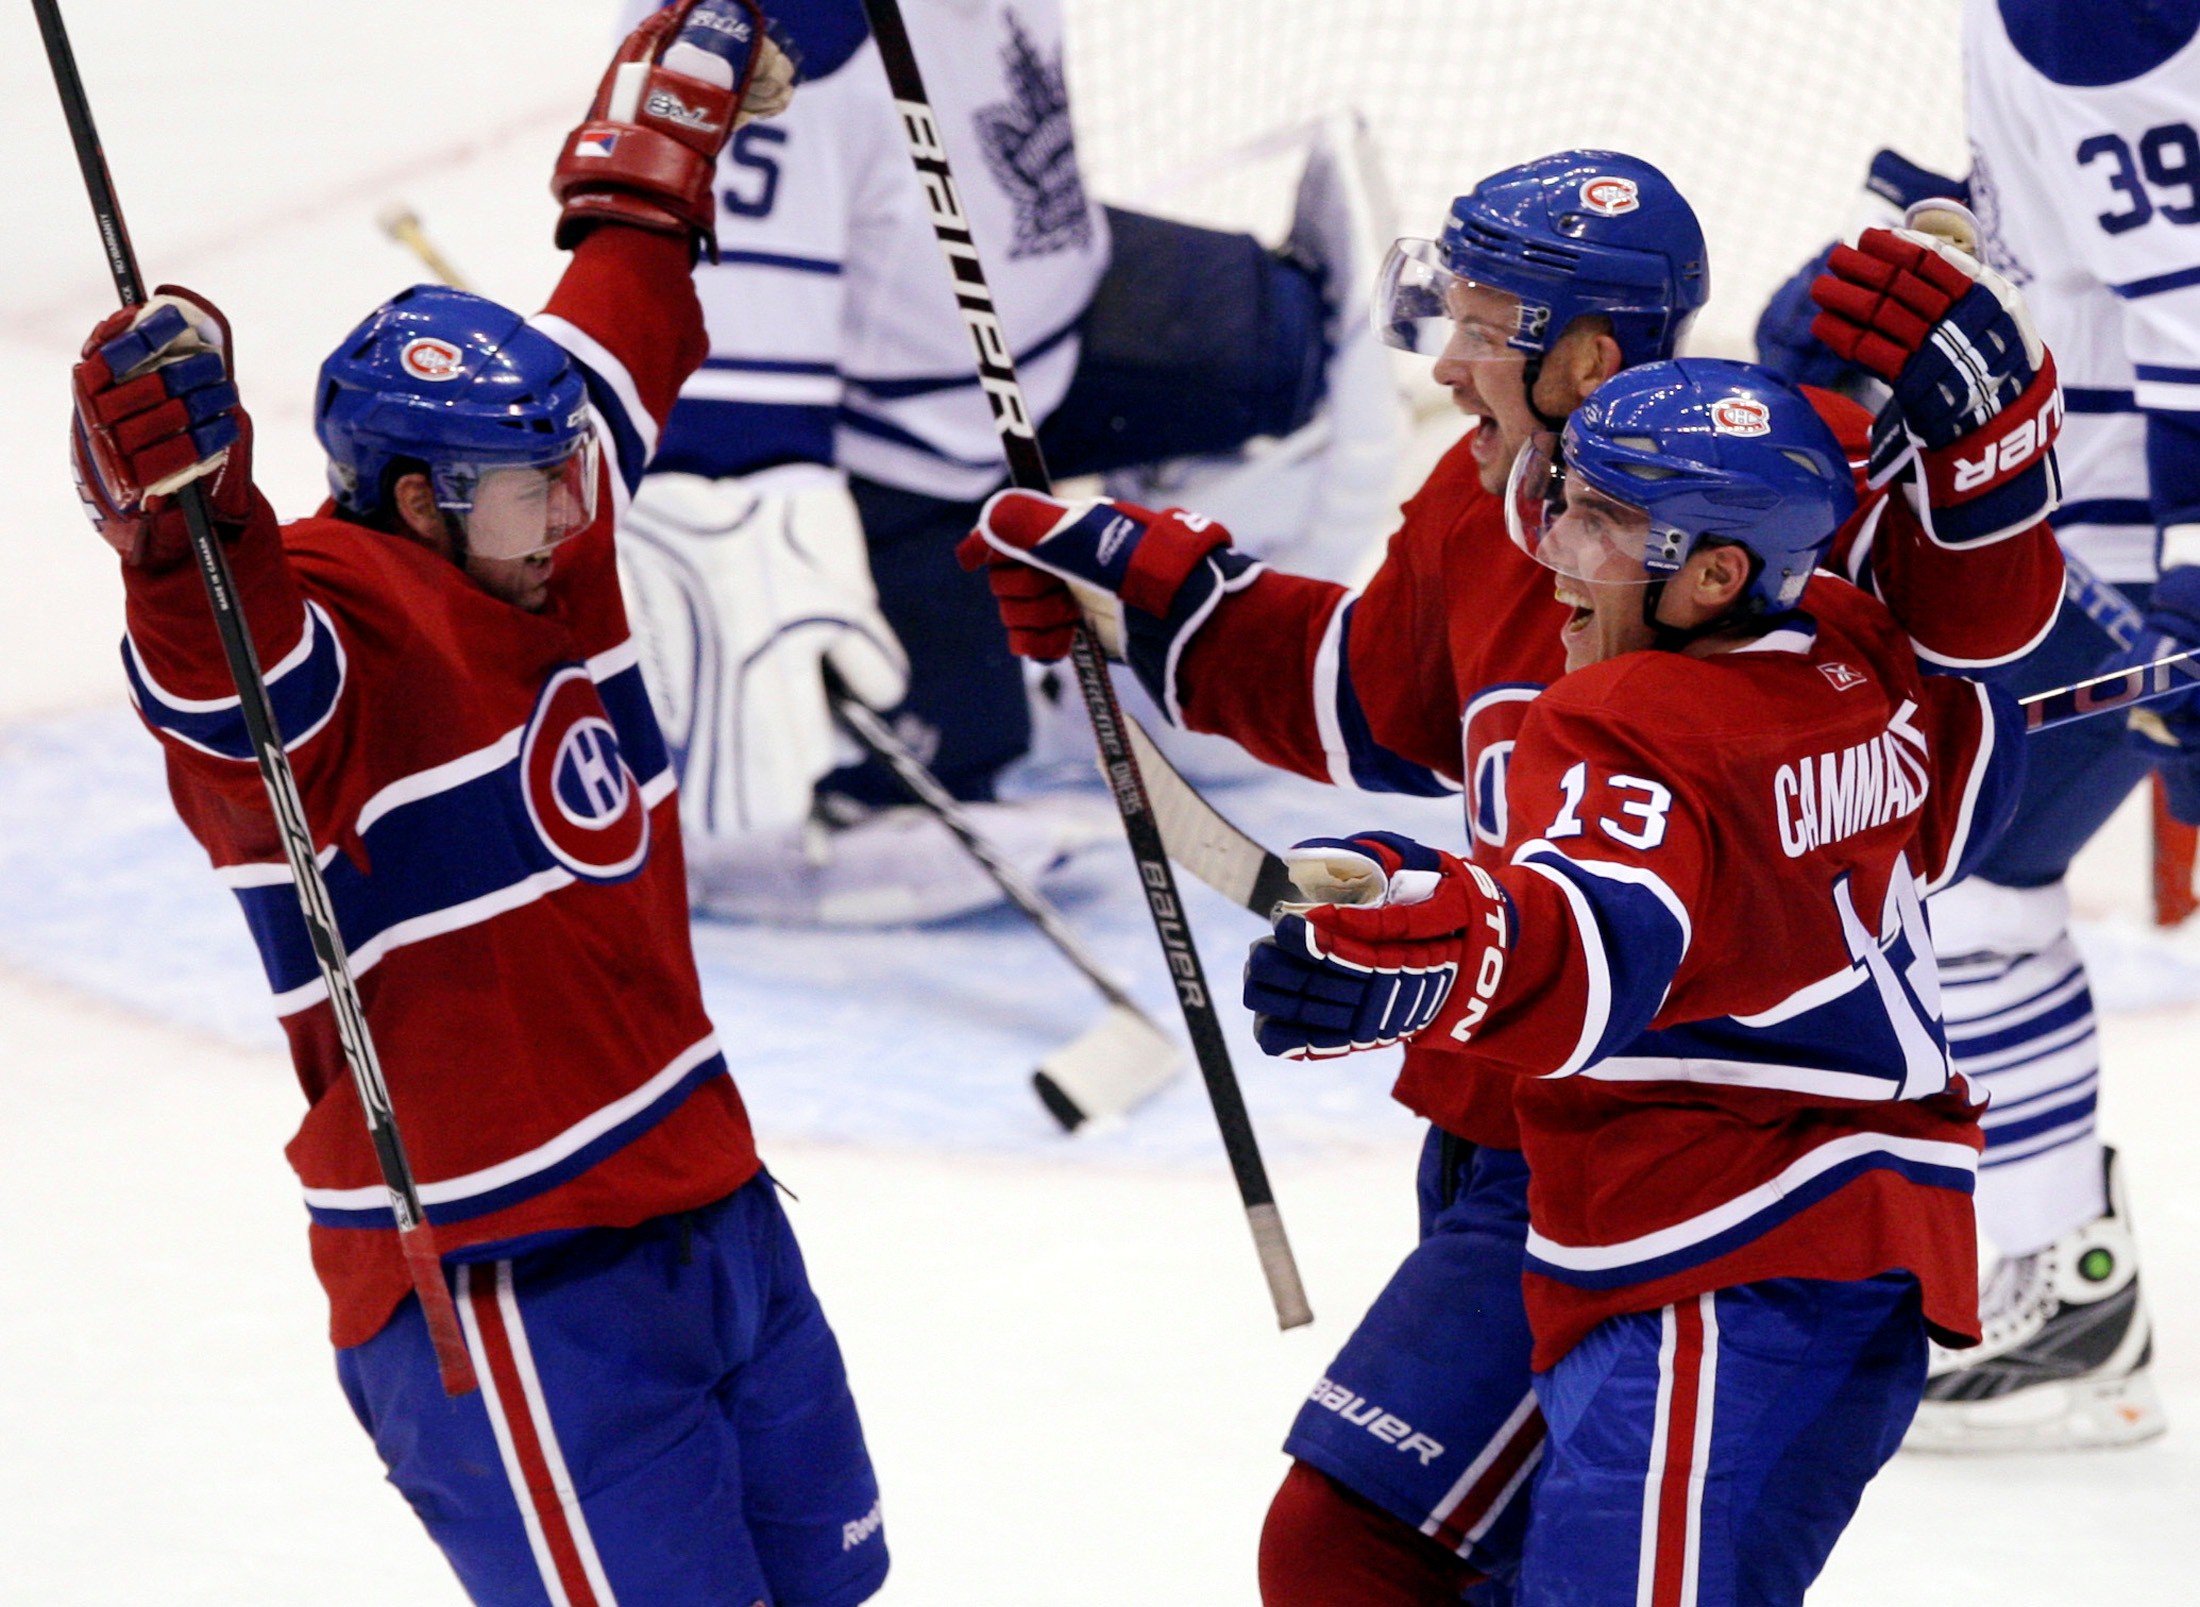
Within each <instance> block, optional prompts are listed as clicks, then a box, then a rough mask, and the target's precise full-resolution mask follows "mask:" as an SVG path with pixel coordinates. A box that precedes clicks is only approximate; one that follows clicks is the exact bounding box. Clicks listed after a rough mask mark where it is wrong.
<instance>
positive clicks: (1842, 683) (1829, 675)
mask: <svg viewBox="0 0 2200 1607" xmlns="http://www.w3.org/2000/svg"><path fill="white" fill-rule="evenodd" d="M1818 673H1819V674H1820V675H1823V676H1824V677H1825V678H1826V679H1827V680H1829V681H1831V682H1832V683H1833V689H1834V690H1835V691H1836V692H1846V691H1848V690H1849V689H1850V688H1851V687H1855V686H1862V685H1863V684H1864V682H1865V681H1866V680H1867V679H1868V678H1869V677H1867V676H1866V675H1865V674H1864V672H1863V671H1862V670H1860V669H1857V668H1856V667H1855V666H1854V665H1851V664H1843V663H1841V662H1840V661H1839V660H1836V661H1834V662H1833V663H1831V664H1821V665H1819V666H1818Z"/></svg>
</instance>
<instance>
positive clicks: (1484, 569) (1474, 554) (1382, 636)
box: [1164, 390, 2062, 1148]
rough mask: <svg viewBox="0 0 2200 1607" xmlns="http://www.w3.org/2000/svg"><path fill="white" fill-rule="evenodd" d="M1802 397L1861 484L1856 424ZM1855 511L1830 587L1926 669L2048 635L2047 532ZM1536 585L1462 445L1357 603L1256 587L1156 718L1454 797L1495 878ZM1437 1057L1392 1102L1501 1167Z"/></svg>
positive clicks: (1528, 664) (1543, 671)
mask: <svg viewBox="0 0 2200 1607" xmlns="http://www.w3.org/2000/svg"><path fill="white" fill-rule="evenodd" d="M1808 394H1809V395H1810V397H1811V399H1812V401H1813V402H1814V403H1815V404H1816V405H1817V407H1818V409H1819V412H1820V413H1821V414H1822V415H1823V416H1824V417H1825V418H1826V420H1827V422H1828V423H1829V424H1831V425H1832V426H1833V427H1834V430H1835V433H1836V434H1837V435H1838V436H1839V437H1840V439H1841V441H1842V444H1843V445H1844V446H1845V447H1846V448H1848V451H1849V456H1850V459H1851V462H1852V464H1854V465H1856V466H1858V467H1859V468H1860V467H1861V464H1862V461H1863V458H1864V455H1865V448H1866V441H1867V437H1868V434H1869V429H1870V420H1869V418H1868V417H1867V416H1866V415H1865V413H1864V411H1863V409H1861V408H1859V407H1857V406H1856V405H1855V404H1854V403H1851V402H1848V401H1845V400H1843V399H1842V398H1840V397H1837V396H1834V395H1832V394H1831V393H1829V392H1824V391H1816V390H1813V391H1810V392H1809V393H1808ZM1859 489H1860V491H1861V486H1860V488H1859ZM1863 495H1864V502H1863V504H1862V506H1860V508H1859V509H1858V511H1857V513H1856V515H1855V516H1854V517H1853V518H1851V520H1850V521H1849V523H1848V524H1847V525H1845V526H1844V527H1843V528H1842V531H1841V533H1840V535H1839V536H1838V537H1837V538H1836V539H1835V542H1834V546H1833V549H1832V552H1831V554H1830V555H1829V556H1828V558H1827V564H1828V567H1829V568H1832V569H1834V570H1836V571H1838V572H1839V573H1842V574H1845V575H1847V576H1848V577H1849V578H1850V579H1852V580H1854V581H1856V582H1857V583H1858V584H1859V585H1862V586H1864V587H1865V588H1866V589H1867V590H1870V591H1873V592H1875V593H1877V594H1879V595H1881V596H1883V597H1884V598H1885V599H1886V600H1887V603H1888V606H1889V607H1890V608H1891V609H1892V610H1893V612H1894V614H1895V616H1896V617H1897V618H1898V619H1899V620H1901V621H1902V622H1903V624H1904V625H1905V626H1906V627H1907V629H1908V630H1909V632H1910V633H1911V647H1912V650H1913V651H1914V652H1915V653H1917V654H1918V655H1919V656H1920V657H1921V658H1923V659H1924V660H1925V661H1926V662H1928V663H1932V664H1937V665H1940V666H1943V667H1948V668H1970V667H1982V666H1988V665H1995V664H2002V663H2007V662H2009V661H2011V660H2013V659H2015V658H2018V657H2021V656H2022V655H2023V654H2024V653H2026V652H2028V651H2030V649H2031V648H2032V647H2033V646H2034V645H2036V644H2037V642H2038V641H2039V640H2040V638H2041V637H2042V636H2044V635H2045V634H2046V632H2047V630H2048V628H2049V627H2050V626H2052V625H2053V623H2054V620H2055V613H2056V609H2057V607H2058V606H2059V605H2060V602H2061V599H2062V558H2061V555H2060V553H2059V552H2058V550H2057V548H2056V546H2055V541H2054V537H2053V535H2052V534H2051V533H2050V532H2049V530H2048V528H2047V527H2046V526H2045V525H2044V524H2042V525H2036V526H2034V527H2032V528H2030V529H2028V530H2026V531H2023V532H2021V533H2019V534H2017V535H2014V536H2011V537H2009V538H2007V539H2005V540H2003V541H2000V542H1997V543H1995V544H1993V545H1991V546H1987V547H1967V548H1951V547H1944V546H1940V545H1938V544H1936V543H1935V542H1934V541H1933V540H1932V539H1931V537H1929V536H1928V535H1927V534H1926V533H1925V532H1924V530H1923V529H1922V528H1921V527H1920V525H1919V524H1918V522H1917V520H1916V519H1915V517H1914V516H1913V515H1912V514H1911V512H1910V510H1909V508H1908V506H1907V505H1906V504H1905V503H1903V502H1902V500H1901V499H1900V498H1899V497H1889V496H1886V495H1883V494H1880V493H1869V492H1865V493H1863ZM1553 578H1554V577H1553V576H1552V574H1551V572H1550V571H1549V570H1547V569H1545V568H1543V567H1542V566H1541V565H1539V564H1537V563H1536V562H1535V561H1534V560H1533V559H1531V558H1529V557H1528V556H1527V555H1526V554H1525V553H1523V552H1521V551H1520V549H1519V548H1517V547H1515V546H1514V545H1513V544H1512V541H1511V540H1510V539H1509V538H1508V537H1507V535H1506V533H1505V512H1504V504H1503V501H1502V499H1500V498H1498V497H1495V496H1492V495H1490V494H1489V493H1488V492H1486V491H1484V490H1483V489H1482V486H1481V483H1480V481H1479V480H1478V479H1477V477H1476V469H1475V463H1474V459H1473V456H1472V454H1471V451H1470V450H1469V445H1468V442H1467V441H1466V440H1462V441H1460V442H1459V443H1458V444H1457V445H1456V446H1454V447H1453V448H1452V449H1451V451H1449V452H1448V453H1446V454H1445V456H1444V457H1443V459H1442V460H1441V461H1440V462H1439V463H1438V464H1437V466H1436V468H1435V470H1434V471H1433V472H1432V473H1431V474H1430V476H1429V478H1428V481H1427V483H1426V484H1424V485H1423V486H1422V488H1421V490H1420V491H1419V492H1418V493H1417V494H1416V495H1415V496H1414V497H1413V499H1412V500H1411V501H1409V502H1408V503H1407V504H1406V505H1405V518H1404V523H1403V525H1402V526H1401V527H1400V529H1399V530H1398V532H1397V533H1396V534H1395V535H1393V536H1392V537H1391V539H1390V548H1389V551H1388V553H1387V555H1386V556H1385V558H1384V562H1383V565H1382V567H1381V568H1380V569H1379V570H1378V571H1377V572H1376V574H1375V576H1374V578H1373V579H1372V580H1371V581H1370V582H1369V583H1368V585H1367V587H1366V589H1365V590H1364V592H1361V593H1359V594H1357V595H1355V594H1353V593H1350V592H1347V591H1346V590H1345V589H1344V588H1342V587H1339V586H1335V585H1332V584H1329V583H1328V582H1326V581H1314V580H1307V579H1304V578H1301V577H1299V576H1296V575H1286V574H1281V573H1278V572H1276V571H1272V570H1270V571H1264V572H1262V573H1260V574H1258V575H1257V577H1256V578H1254V579H1253V580H1252V581H1251V582H1250V583H1248V584H1247V585H1245V586H1244V587H1242V588H1241V589H1239V590H1236V591H1232V592H1228V593H1226V594H1225V595H1224V596H1223V597H1222V599H1221V601H1220V603H1219V604H1218V605H1217V607H1216V608H1215V610H1214V612H1213V614H1212V615H1211V616H1210V617H1209V618H1208V620H1207V621H1206V622H1205V623H1204V624H1203V625H1202V626H1201V627H1200V629H1199V632H1198V634H1197V635H1196V636H1194V637H1193V639H1192V641H1191V643H1190V645H1189V647H1188V648H1187V649H1186V650H1185V652H1184V654H1183V656H1182V659H1181V661H1180V668H1179V671H1178V677H1177V684H1176V685H1174V686H1172V687H1170V688H1168V689H1167V690H1168V693H1169V695H1168V697H1167V698H1165V699H1164V706H1165V707H1172V708H1180V709H1181V711H1182V716H1183V723H1184V724H1185V725H1187V726H1189V727H1190V728H1191V729H1193V730H1196V731H1212V732H1219V733H1221V734H1222V735H1224V736H1228V737H1230V738H1232V739H1233V740H1235V741H1236V742H1238V743H1239V744H1240V745H1241V746H1243V747H1245V748H1246V749H1247V750H1248V751H1250V752H1251V753H1253V754H1254V755H1255V756H1257V757H1259V758H1261V759H1264V760H1266V761H1267V762H1269V763H1270V764H1274V765H1278V766H1281V767H1282V768H1284V769H1288V770H1295V771H1297V772H1299V773H1300V774H1302V775H1307V776H1312V777H1313V778H1315V779H1316V780H1319V781H1332V782H1339V783H1343V782H1351V783H1353V784H1354V785H1357V786H1360V787H1364V788H1369V789H1372V790H1376V791H1393V792H1407V793H1417V794H1422V795H1436V794H1440V793H1443V792H1449V791H1463V792H1464V795H1465V797H1464V802H1465V806H1466V817H1467V831H1468V837H1469V845H1470V846H1469V852H1470V854H1471V855H1472V857H1475V858H1477V859H1480V860H1481V861H1482V862H1483V863H1485V864H1498V863H1502V862H1503V860H1504V857H1505V854H1506V852H1507V850H1508V845H1509V844H1510V843H1511V841H1512V839H1513V835H1514V833H1513V827H1512V822H1511V821H1510V820H1508V819H1507V805H1506V788H1505V774H1506V769H1507V765H1508V761H1509V759H1510V756H1511V754H1512V751H1513V742H1514V739H1515V737H1516V735H1517V733H1518V731H1519V728H1520V722H1521V720H1522V718H1523V717H1524V716H1525V714H1526V712H1527V709H1528V706H1529V704H1530V703H1531V702H1532V701H1533V699H1534V698H1535V696H1536V694H1537V693H1539V692H1540V691H1542V689H1543V688H1544V687H1545V686H1547V685H1549V684H1550V683H1551V682H1553V681H1555V680H1557V679H1558V678H1559V676H1561V675H1562V674H1564V673H1565V669H1566V651H1565V648H1564V646H1563V645H1562V643H1561V640H1560V635H1559V632H1560V629H1561V627H1562V626H1563V625H1564V624H1565V623H1566V620H1567V618H1568V617H1569V614H1570V610H1568V609H1567V608H1566V607H1565V606H1564V605H1562V604H1561V603H1559V602H1558V601H1557V599H1556V598H1555V597H1554V596H1553V594H1552V586H1553ZM1816 584H1820V585H1822V584H1823V582H1819V583H1816ZM1809 604H1810V599H1808V598H1806V603H1805V606H1806V607H1807V606H1809ZM1256 665H1257V666H1258V670H1257V672H1256V671H1255V670H1253V669H1252V668H1250V667H1251V666H1256ZM1444 1055H1445V1051H1443V1050H1440V1049H1436V1048H1433V1047H1428V1046H1423V1045H1419V1044H1416V1045H1413V1046H1411V1047H1410V1048H1409V1049H1408V1050H1407V1052H1406V1073H1405V1075H1404V1076H1403V1077H1402V1078H1401V1080H1400V1082H1399V1085H1398V1090H1397V1092H1398V1097H1399V1098H1400V1099H1401V1100H1403V1101H1404V1102H1405V1103H1406V1104H1407V1105H1409V1106H1411V1107H1412V1108H1413V1109H1414V1110H1416V1111H1418V1112H1419V1113H1420V1114H1422V1115H1425V1116H1429V1117H1432V1118H1434V1119H1435V1120H1437V1121H1439V1122H1441V1123H1442V1124H1443V1125H1444V1126H1445V1127H1447V1128H1449V1129H1450V1130H1452V1131H1454V1132H1456V1133H1458V1134H1459V1135H1460V1136H1461V1137H1463V1138H1468V1139H1472V1140H1474V1141H1475V1142H1477V1143H1484V1144H1494V1145H1499V1146H1502V1147H1505V1148H1515V1147H1517V1145H1518V1139H1517V1136H1516V1135H1515V1129H1514V1125H1513V1117H1512V1110H1511V1091H1510V1089H1509V1088H1507V1087H1506V1086H1504V1084H1503V1082H1502V1080H1500V1081H1497V1082H1494V1083H1486V1084H1482V1085H1479V1086H1478V1088H1477V1091H1476V1093H1475V1094H1474V1095H1472V1096H1462V1095H1461V1094H1460V1093H1459V1091H1458V1079H1457V1078H1456V1077H1454V1076H1453V1075H1452V1074H1451V1073H1448V1072H1447V1073H1445V1074H1444V1075H1443V1076H1442V1078H1441V1079H1440V1080H1441V1081H1442V1082H1443V1083H1444V1084H1445V1086H1446V1087H1447V1088H1449V1089H1450V1090H1451V1092H1450V1093H1449V1095H1448V1096H1447V1098H1446V1099H1445V1100H1444V1101H1443V1104H1442V1108H1441V1109H1440V1110H1439V1109H1437V1108H1432V1106H1431V1105H1430V1104H1429V1103H1427V1102H1426V1101H1425V1100H1424V1098H1423V1096H1422V1092H1421V1090H1422V1089H1423V1088H1424V1087H1425V1086H1426V1085H1427V1083H1428V1080H1429V1079H1426V1078H1424V1077H1423V1076H1422V1075H1421V1073H1422V1071H1423V1070H1424V1067H1423V1066H1422V1064H1421V1063H1422V1062H1424V1061H1427V1060H1429V1059H1431V1058H1440V1057H1443V1056H1444Z"/></svg>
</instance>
